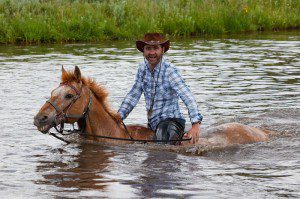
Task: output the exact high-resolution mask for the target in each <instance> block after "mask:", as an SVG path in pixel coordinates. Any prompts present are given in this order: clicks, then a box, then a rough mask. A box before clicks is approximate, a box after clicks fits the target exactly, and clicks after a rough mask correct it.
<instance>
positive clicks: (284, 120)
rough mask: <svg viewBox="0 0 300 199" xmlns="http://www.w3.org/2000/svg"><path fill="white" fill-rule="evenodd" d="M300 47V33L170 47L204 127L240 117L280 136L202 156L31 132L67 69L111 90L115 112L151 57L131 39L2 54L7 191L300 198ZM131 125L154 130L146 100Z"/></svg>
mask: <svg viewBox="0 0 300 199" xmlns="http://www.w3.org/2000/svg"><path fill="white" fill-rule="evenodd" d="M299 46H300V36H299V32H287V33H285V32H279V33H272V34H261V35H249V36H248V35H244V36H231V37H230V38H219V39H213V38H212V39H199V38H198V39H188V40H187V39H185V40H176V41H172V42H171V49H170V51H169V52H168V53H167V54H166V56H165V58H166V59H167V60H169V61H171V62H172V63H174V64H175V65H176V66H177V67H178V68H179V69H180V71H181V73H182V76H183V77H184V79H185V80H186V82H187V84H188V85H189V87H190V88H191V90H192V92H193V93H194V95H195V98H196V100H197V102H198V105H199V109H200V111H201V113H202V114H203V116H204V121H203V125H202V128H203V130H204V129H205V128H208V127H209V126H214V125H216V124H220V123H223V122H231V121H237V122H241V123H244V124H249V125H253V126H258V127H264V128H268V129H270V130H273V131H276V132H278V135H277V136H275V137H274V138H272V139H271V140H270V141H268V142H264V143H255V144H249V145H244V146H236V147H231V148H229V149H223V150H213V151H206V152H205V153H199V154H198V153H197V152H195V153H190V152H182V151H180V152H178V153H176V152H174V151H172V150H169V149H168V147H163V146H155V147H153V146H147V145H146V146H145V145H140V144H135V145H131V146H112V145H103V144H99V145H96V144H88V143H74V144H71V145H65V144H64V143H62V142H61V141H59V140H57V139H55V138H53V137H50V136H48V135H43V134H41V133H39V132H38V131H37V130H36V129H35V127H34V126H33V124H32V122H33V116H34V115H35V114H36V112H37V111H38V109H39V108H40V107H41V105H42V104H43V103H44V102H45V100H46V99H47V98H48V97H49V96H50V91H51V90H52V89H54V88H55V87H57V86H58V84H59V82H60V74H61V65H64V66H65V67H66V68H67V69H73V68H74V66H75V65H78V66H79V67H80V69H81V71H82V73H83V75H86V76H89V77H92V78H94V79H96V80H97V81H98V82H99V83H101V84H103V85H105V86H106V88H107V89H108V91H109V93H110V96H109V100H110V102H111V106H112V107H113V108H114V109H115V110H116V109H118V107H119V106H120V104H121V102H122V99H123V97H124V96H125V95H126V93H127V92H128V91H129V89H130V87H131V85H132V83H133V81H134V76H135V73H136V70H137V67H138V63H139V62H141V61H143V58H142V56H141V54H140V53H139V52H138V51H137V50H136V49H135V48H134V45H133V42H131V41H125V42H104V43H101V44H66V45H43V46H0V85H1V89H0V111H1V115H0V119H1V121H2V125H1V133H0V154H1V159H0V194H1V196H3V197H5V198H21V197H24V198H57V197H69V198H74V197H87V198H89V197H91V198H95V197H109V198H141V197H142V198H145V197H146V198H148V197H150V198H151V197H153V198H157V197H171V198H172V197H184V198H186V197H188V198H189V197H190V198H201V197H202V198H281V197H289V198H299V197H300V193H299V187H300V136H299V135H300V133H299V127H300V124H299V121H300V56H299V55H300V48H299ZM181 106H182V110H183V112H184V113H185V116H186V119H187V120H188V115H187V110H186V109H185V107H184V105H183V104H181ZM125 122H126V123H127V124H132V123H139V124H146V122H147V121H146V111H145V108H144V99H143V98H142V99H141V100H140V102H139V104H138V106H137V107H136V108H135V109H134V111H133V112H132V113H131V114H130V116H129V117H128V118H127V119H126V121H125Z"/></svg>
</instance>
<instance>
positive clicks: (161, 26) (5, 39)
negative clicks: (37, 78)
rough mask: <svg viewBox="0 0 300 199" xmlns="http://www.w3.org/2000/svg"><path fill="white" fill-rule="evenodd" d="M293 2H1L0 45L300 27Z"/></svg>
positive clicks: (299, 4)
mask: <svg viewBox="0 0 300 199" xmlns="http://www.w3.org/2000/svg"><path fill="white" fill-rule="evenodd" d="M299 10H300V1H294V0H269V1H264V0H256V1H253V0H244V1H240V0H222V1H221V0H218V1H217V0H202V1H201V0H200V1H199V0H198V1H197V0H191V1H187V0H156V1H153V0H143V1H140V0H127V1H121V0H107V1H55V0H52V1H51V0H49V1H36V0H28V1H17V0H6V1H1V2H0V43H2V44H8V43H12V44H19V43H25V44H32V43H64V42H92V41H101V40H120V39H136V38H139V37H142V35H143V34H144V33H146V32H154V31H157V32H163V33H165V34H167V35H169V37H190V36H207V35H223V34H231V33H245V32H255V31H265V30H287V29H299V27H300V14H299Z"/></svg>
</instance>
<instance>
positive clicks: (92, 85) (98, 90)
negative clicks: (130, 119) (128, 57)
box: [61, 71, 121, 123]
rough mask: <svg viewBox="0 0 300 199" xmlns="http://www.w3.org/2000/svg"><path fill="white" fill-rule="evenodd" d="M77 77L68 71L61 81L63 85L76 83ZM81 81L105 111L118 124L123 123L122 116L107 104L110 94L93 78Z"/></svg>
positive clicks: (83, 78) (84, 78)
mask: <svg viewBox="0 0 300 199" xmlns="http://www.w3.org/2000/svg"><path fill="white" fill-rule="evenodd" d="M76 80H77V79H76V76H75V74H74V72H71V71H66V72H64V73H63V74H62V76H61V81H62V83H67V82H76ZM81 81H82V83H83V85H85V86H87V87H88V88H89V89H90V90H91V91H92V92H93V94H94V95H95V97H96V99H97V100H98V101H99V102H100V103H101V104H102V106H103V108H104V110H105V111H106V112H107V113H108V114H109V115H110V116H111V117H112V118H113V119H114V120H115V121H116V122H118V123H120V122H121V118H120V116H119V115H118V114H117V113H116V112H114V111H112V110H111V108H110V106H109V104H108V102H107V96H108V92H107V91H106V89H105V88H104V86H102V85H100V84H98V83H97V82H96V81H95V80H93V79H92V78H86V77H81Z"/></svg>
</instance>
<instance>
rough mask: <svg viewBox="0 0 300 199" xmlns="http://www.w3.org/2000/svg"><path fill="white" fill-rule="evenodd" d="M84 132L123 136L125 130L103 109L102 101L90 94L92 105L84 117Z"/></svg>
mask: <svg viewBox="0 0 300 199" xmlns="http://www.w3.org/2000/svg"><path fill="white" fill-rule="evenodd" d="M86 132H87V133H88V134H92V135H100V136H110V137H119V138H125V137H126V135H125V131H124V129H123V128H122V127H121V126H120V124H119V123H117V122H116V121H115V119H114V118H113V117H112V116H111V115H110V114H109V113H108V112H107V111H106V110H105V108H104V106H103V105H102V103H100V102H99V101H98V100H97V98H96V97H95V96H94V95H93V96H92V105H91V108H90V111H89V113H88V117H87V119H86Z"/></svg>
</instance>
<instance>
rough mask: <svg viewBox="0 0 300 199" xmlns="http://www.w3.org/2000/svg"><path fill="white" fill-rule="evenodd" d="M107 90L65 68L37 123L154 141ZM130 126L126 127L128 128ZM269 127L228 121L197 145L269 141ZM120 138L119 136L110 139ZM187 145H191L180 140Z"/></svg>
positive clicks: (45, 128) (98, 136)
mask: <svg viewBox="0 0 300 199" xmlns="http://www.w3.org/2000/svg"><path fill="white" fill-rule="evenodd" d="M107 96H108V92H107V91H106V89H105V88H104V87H103V86H102V85H100V84H98V83H97V82H96V81H94V80H93V79H91V78H87V77H83V76H82V75H81V71H80V69H79V68H78V67H77V66H75V69H74V71H66V70H65V69H64V67H62V74H61V83H60V85H59V86H58V87H57V88H55V89H54V90H53V91H52V92H51V98H50V99H49V100H48V101H47V102H46V103H45V104H44V105H43V106H42V107H41V108H40V110H39V112H38V113H37V114H36V115H35V117H34V125H35V126H36V127H37V129H38V130H39V131H40V132H42V133H48V132H49V130H50V129H51V128H52V127H55V128H57V126H59V125H62V126H63V124H64V123H69V124H74V123H77V124H78V127H79V129H81V132H82V133H84V134H85V135H87V137H88V138H90V139H93V140H95V141H99V142H109V143H116V144H120V143H130V142H128V140H132V141H134V140H149V141H150V140H151V138H153V136H154V132H153V131H151V130H150V129H148V128H147V127H144V126H142V125H127V126H125V124H124V123H123V122H122V120H121V118H120V116H119V115H118V114H117V113H116V112H114V111H113V110H111V108H110V106H109V104H108V102H107ZM126 127H127V128H126ZM269 133H270V132H269V131H268V130H262V129H259V128H256V127H250V126H247V125H243V124H240V123H225V124H222V125H219V126H216V127H212V128H209V129H208V130H207V131H205V132H203V133H201V135H200V137H201V138H200V139H199V140H198V142H197V143H196V145H197V144H198V145H201V144H202V145H215V146H224V147H226V146H232V145H237V144H247V143H253V142H262V141H266V140H268V134H269ZM109 138H117V139H109ZM181 143H182V145H184V146H190V145H192V144H191V143H189V142H181Z"/></svg>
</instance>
